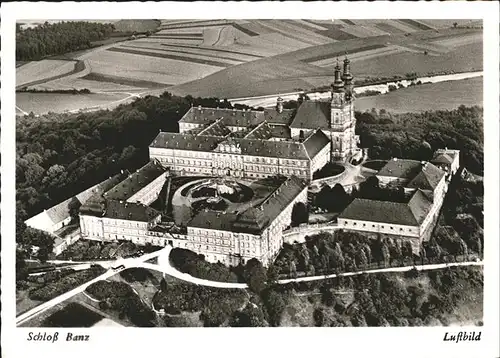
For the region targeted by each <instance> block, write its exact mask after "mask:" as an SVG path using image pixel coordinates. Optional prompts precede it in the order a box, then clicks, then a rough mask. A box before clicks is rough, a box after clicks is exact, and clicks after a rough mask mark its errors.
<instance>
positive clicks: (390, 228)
mask: <svg viewBox="0 0 500 358" xmlns="http://www.w3.org/2000/svg"><path fill="white" fill-rule="evenodd" d="M347 224H348V222H347V221H344V226H347ZM352 225H353V226H358V223H356V222H354V223H352ZM366 226H367V225H366V223H363V224H361V225H359V227H363V228H366ZM376 226H377V225H375V224H372V228H375V227H376ZM380 228H381V229H385V225H380ZM389 230H395V229H394V227H393V226H389ZM399 231H404V228H402V227H400V228H399ZM408 231H409V232H413V229H410V228H408Z"/></svg>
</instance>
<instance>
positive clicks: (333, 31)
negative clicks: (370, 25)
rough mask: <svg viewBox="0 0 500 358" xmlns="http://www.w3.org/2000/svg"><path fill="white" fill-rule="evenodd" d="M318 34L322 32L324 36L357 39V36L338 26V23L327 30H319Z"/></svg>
mask: <svg viewBox="0 0 500 358" xmlns="http://www.w3.org/2000/svg"><path fill="white" fill-rule="evenodd" d="M334 26H336V27H334ZM325 27H329V26H326V25H325ZM318 34H321V35H323V36H326V37H329V38H331V39H334V40H337V41H346V40H352V39H357V37H356V36H354V35H351V34H350V33H347V32H345V31H342V30H340V27H338V25H333V26H330V27H329V29H328V30H325V31H318Z"/></svg>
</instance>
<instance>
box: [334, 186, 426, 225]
mask: <svg viewBox="0 0 500 358" xmlns="http://www.w3.org/2000/svg"><path fill="white" fill-rule="evenodd" d="M431 207H432V200H430V199H429V196H428V194H427V193H425V192H424V191H422V190H416V191H415V193H414V194H413V195H412V197H411V199H410V200H409V201H408V203H396V202H391V201H380V200H369V199H360V198H356V199H354V201H353V202H352V203H351V204H350V205H349V206H348V207H347V208H346V209H345V210H344V211H343V212H342V213H341V214H340V215H339V219H351V220H361V221H372V222H378V223H386V224H394V225H408V226H419V225H420V224H422V222H423V221H424V220H425V218H426V216H427V214H428V213H429V210H430V209H431Z"/></svg>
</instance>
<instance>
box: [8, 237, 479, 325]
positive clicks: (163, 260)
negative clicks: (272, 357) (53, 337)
mask: <svg viewBox="0 0 500 358" xmlns="http://www.w3.org/2000/svg"><path fill="white" fill-rule="evenodd" d="M171 250H172V247H170V246H166V247H165V248H164V249H161V250H159V251H155V252H152V253H149V254H145V255H142V256H140V257H138V258H128V259H121V260H117V261H114V262H113V264H114V266H115V267H116V266H122V267H121V268H120V269H116V270H113V269H112V268H111V265H110V268H109V269H108V271H106V272H105V273H104V274H102V275H100V276H98V277H96V278H94V279H93V280H90V281H88V282H86V283H84V284H82V285H80V286H78V287H76V288H74V289H72V290H70V291H68V292H66V293H63V294H62V295H60V296H58V297H56V298H53V299H52V300H50V301H47V302H44V303H42V304H40V305H38V306H36V307H34V308H32V309H31V310H29V311H27V312H25V313H22V314H20V315H19V316H17V317H16V325H18V326H19V325H21V324H23V323H25V322H27V321H28V320H30V319H32V318H34V317H35V316H37V315H39V314H41V313H43V312H45V311H46V310H48V309H50V308H52V307H54V306H55V305H57V304H59V303H61V302H63V301H65V300H67V299H69V298H71V297H73V296H75V295H77V294H79V293H82V292H84V291H85V289H86V288H87V287H89V286H90V285H91V284H93V283H95V282H97V281H100V280H106V279H108V278H110V277H111V276H113V275H116V274H117V273H119V272H121V271H123V270H125V269H128V268H138V267H142V268H145V269H149V270H155V271H158V272H162V273H164V274H166V275H170V276H173V277H175V278H178V279H180V280H183V281H186V282H189V283H192V284H195V285H200V286H207V287H215V288H229V289H245V288H247V287H248V286H247V284H245V283H233V282H218V281H210V280H205V279H201V278H197V277H193V276H191V275H189V274H186V273H183V272H180V271H178V270H177V269H176V268H174V267H172V265H171V264H170V260H169V256H170V251H171ZM155 257H157V258H158V264H151V263H147V262H145V261H148V260H150V259H152V258H155ZM92 263H95V264H104V262H102V261H101V262H98V261H97V262H88V263H80V264H82V265H83V264H92ZM105 263H106V264H110V262H109V261H106V262H105ZM482 265H483V262H482V261H470V262H455V263H443V264H432V265H417V266H403V267H390V268H382V269H373V270H366V271H354V272H345V273H339V274H331V275H321V276H309V277H300V278H291V279H284V280H279V281H278V284H280V285H286V284H288V283H292V282H310V281H320V280H326V279H331V278H335V277H340V276H356V275H362V274H373V273H382V272H406V271H410V270H412V269H417V270H418V271H427V270H435V269H440V268H446V267H455V266H482Z"/></svg>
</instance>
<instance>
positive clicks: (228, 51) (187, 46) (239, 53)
mask: <svg viewBox="0 0 500 358" xmlns="http://www.w3.org/2000/svg"><path fill="white" fill-rule="evenodd" d="M161 45H162V46H166V47H183V48H191V49H196V50H210V51H216V52H222V53H234V54H236V55H244V56H250V57H256V58H264V57H265V56H260V55H255V54H252V53H247V52H241V51H233V50H222V49H220V48H206V47H201V46H191V45H177V44H175V45H171V44H161Z"/></svg>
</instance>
